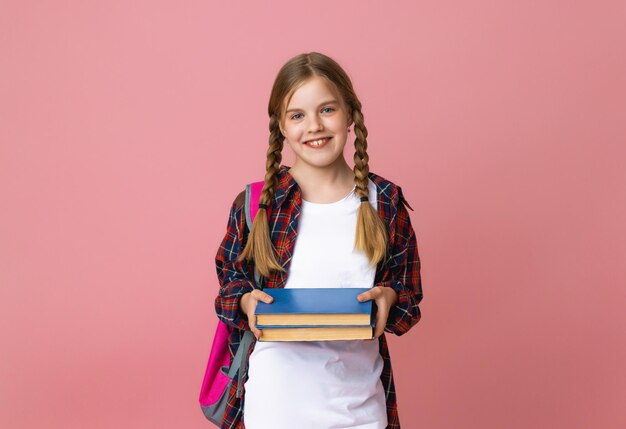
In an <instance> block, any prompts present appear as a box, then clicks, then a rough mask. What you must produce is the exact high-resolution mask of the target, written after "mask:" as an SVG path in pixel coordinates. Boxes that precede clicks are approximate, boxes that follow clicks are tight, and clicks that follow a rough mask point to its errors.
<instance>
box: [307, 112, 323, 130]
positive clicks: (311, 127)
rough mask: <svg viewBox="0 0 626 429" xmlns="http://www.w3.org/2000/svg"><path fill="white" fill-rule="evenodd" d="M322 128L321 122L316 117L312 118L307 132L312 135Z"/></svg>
mask: <svg viewBox="0 0 626 429" xmlns="http://www.w3.org/2000/svg"><path fill="white" fill-rule="evenodd" d="M322 128H323V126H322V121H320V120H319V118H318V117H316V116H312V117H311V121H310V123H309V132H311V133H314V132H317V131H321V130H322Z"/></svg>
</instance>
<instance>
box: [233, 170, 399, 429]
mask: <svg viewBox="0 0 626 429" xmlns="http://www.w3.org/2000/svg"><path fill="white" fill-rule="evenodd" d="M369 201H370V204H372V206H373V207H374V208H376V206H377V201H376V185H375V184H374V183H373V182H372V181H371V180H370V181H369ZM360 204H361V201H360V200H359V198H358V197H357V196H356V194H355V193H354V189H353V190H352V192H351V193H350V194H349V195H347V196H346V197H344V198H342V199H341V200H339V201H336V202H334V203H330V204H322V203H311V202H308V201H304V200H303V201H302V210H301V212H300V217H299V219H298V235H297V238H296V244H295V248H294V253H293V255H292V260H291V263H290V266H289V273H288V277H287V283H286V285H285V287H286V288H317V287H362V288H370V287H372V286H373V285H374V275H375V273H376V268H375V267H370V266H369V260H368V259H367V256H366V255H365V253H364V252H355V251H354V250H353V248H354V237H355V232H356V218H357V211H358V209H359V207H360ZM382 370H383V359H382V357H381V355H380V352H379V343H378V339H374V340H346V341H293V342H287V341H285V342H282V341H267V342H263V341H257V342H256V344H255V346H254V350H253V351H252V354H251V355H250V360H249V363H248V380H247V381H246V383H245V398H244V412H243V421H244V423H245V426H246V429H294V428H298V429H343V428H346V429H347V428H352V429H354V428H359V429H385V428H386V427H387V408H386V402H385V391H384V389H383V385H382V382H381V380H380V375H381V373H382Z"/></svg>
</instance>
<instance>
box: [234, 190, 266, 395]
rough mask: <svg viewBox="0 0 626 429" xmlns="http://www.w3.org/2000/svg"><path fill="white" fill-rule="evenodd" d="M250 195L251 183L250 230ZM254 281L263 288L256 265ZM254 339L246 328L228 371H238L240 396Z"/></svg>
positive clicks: (247, 208)
mask: <svg viewBox="0 0 626 429" xmlns="http://www.w3.org/2000/svg"><path fill="white" fill-rule="evenodd" d="M250 195H251V185H250V184H247V185H246V199H245V205H244V211H245V215H246V224H247V225H248V231H251V230H252V217H251V216H250V204H251V201H250ZM254 281H255V283H256V286H257V287H258V288H259V289H262V288H263V287H262V284H261V274H260V273H259V272H258V270H257V269H256V267H254ZM253 339H254V334H253V333H252V331H251V330H246V331H245V332H244V334H243V336H242V337H241V342H240V343H239V347H238V348H237V353H235V357H234V358H233V364H232V365H231V367H230V370H229V371H228V376H229V377H230V378H231V379H232V378H233V377H235V374H236V373H237V371H239V373H238V374H237V394H236V396H237V397H239V395H240V393H241V389H243V374H244V373H245V372H246V368H247V365H248V351H249V350H250V346H251V345H252V341H253Z"/></svg>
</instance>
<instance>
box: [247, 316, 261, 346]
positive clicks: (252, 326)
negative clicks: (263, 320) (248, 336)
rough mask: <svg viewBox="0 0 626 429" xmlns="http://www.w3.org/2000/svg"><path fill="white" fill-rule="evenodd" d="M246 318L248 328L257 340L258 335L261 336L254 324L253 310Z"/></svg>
mask: <svg viewBox="0 0 626 429" xmlns="http://www.w3.org/2000/svg"><path fill="white" fill-rule="evenodd" d="M248 320H249V323H248V325H250V330H251V331H252V333H253V334H254V336H255V337H256V338H257V340H258V339H259V337H260V336H261V331H260V330H259V329H258V328H257V326H256V315H255V314H254V312H252V314H251V315H249V316H248Z"/></svg>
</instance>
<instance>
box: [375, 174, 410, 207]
mask: <svg viewBox="0 0 626 429" xmlns="http://www.w3.org/2000/svg"><path fill="white" fill-rule="evenodd" d="M368 176H369V178H370V180H371V181H372V182H374V184H375V185H376V190H377V192H378V194H379V199H380V200H381V201H383V202H386V203H388V204H389V205H391V206H392V207H394V208H395V207H397V205H398V203H399V202H402V203H403V204H404V205H405V206H407V207H408V208H409V209H411V210H413V209H412V208H411V206H409V204H408V202H407V201H406V199H405V198H404V195H403V193H402V188H401V187H400V186H399V185H397V184H396V183H394V182H392V181H391V180H389V179H387V178H385V177H383V176H380V175H378V174H376V173H373V172H371V171H370V173H369V175H368Z"/></svg>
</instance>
